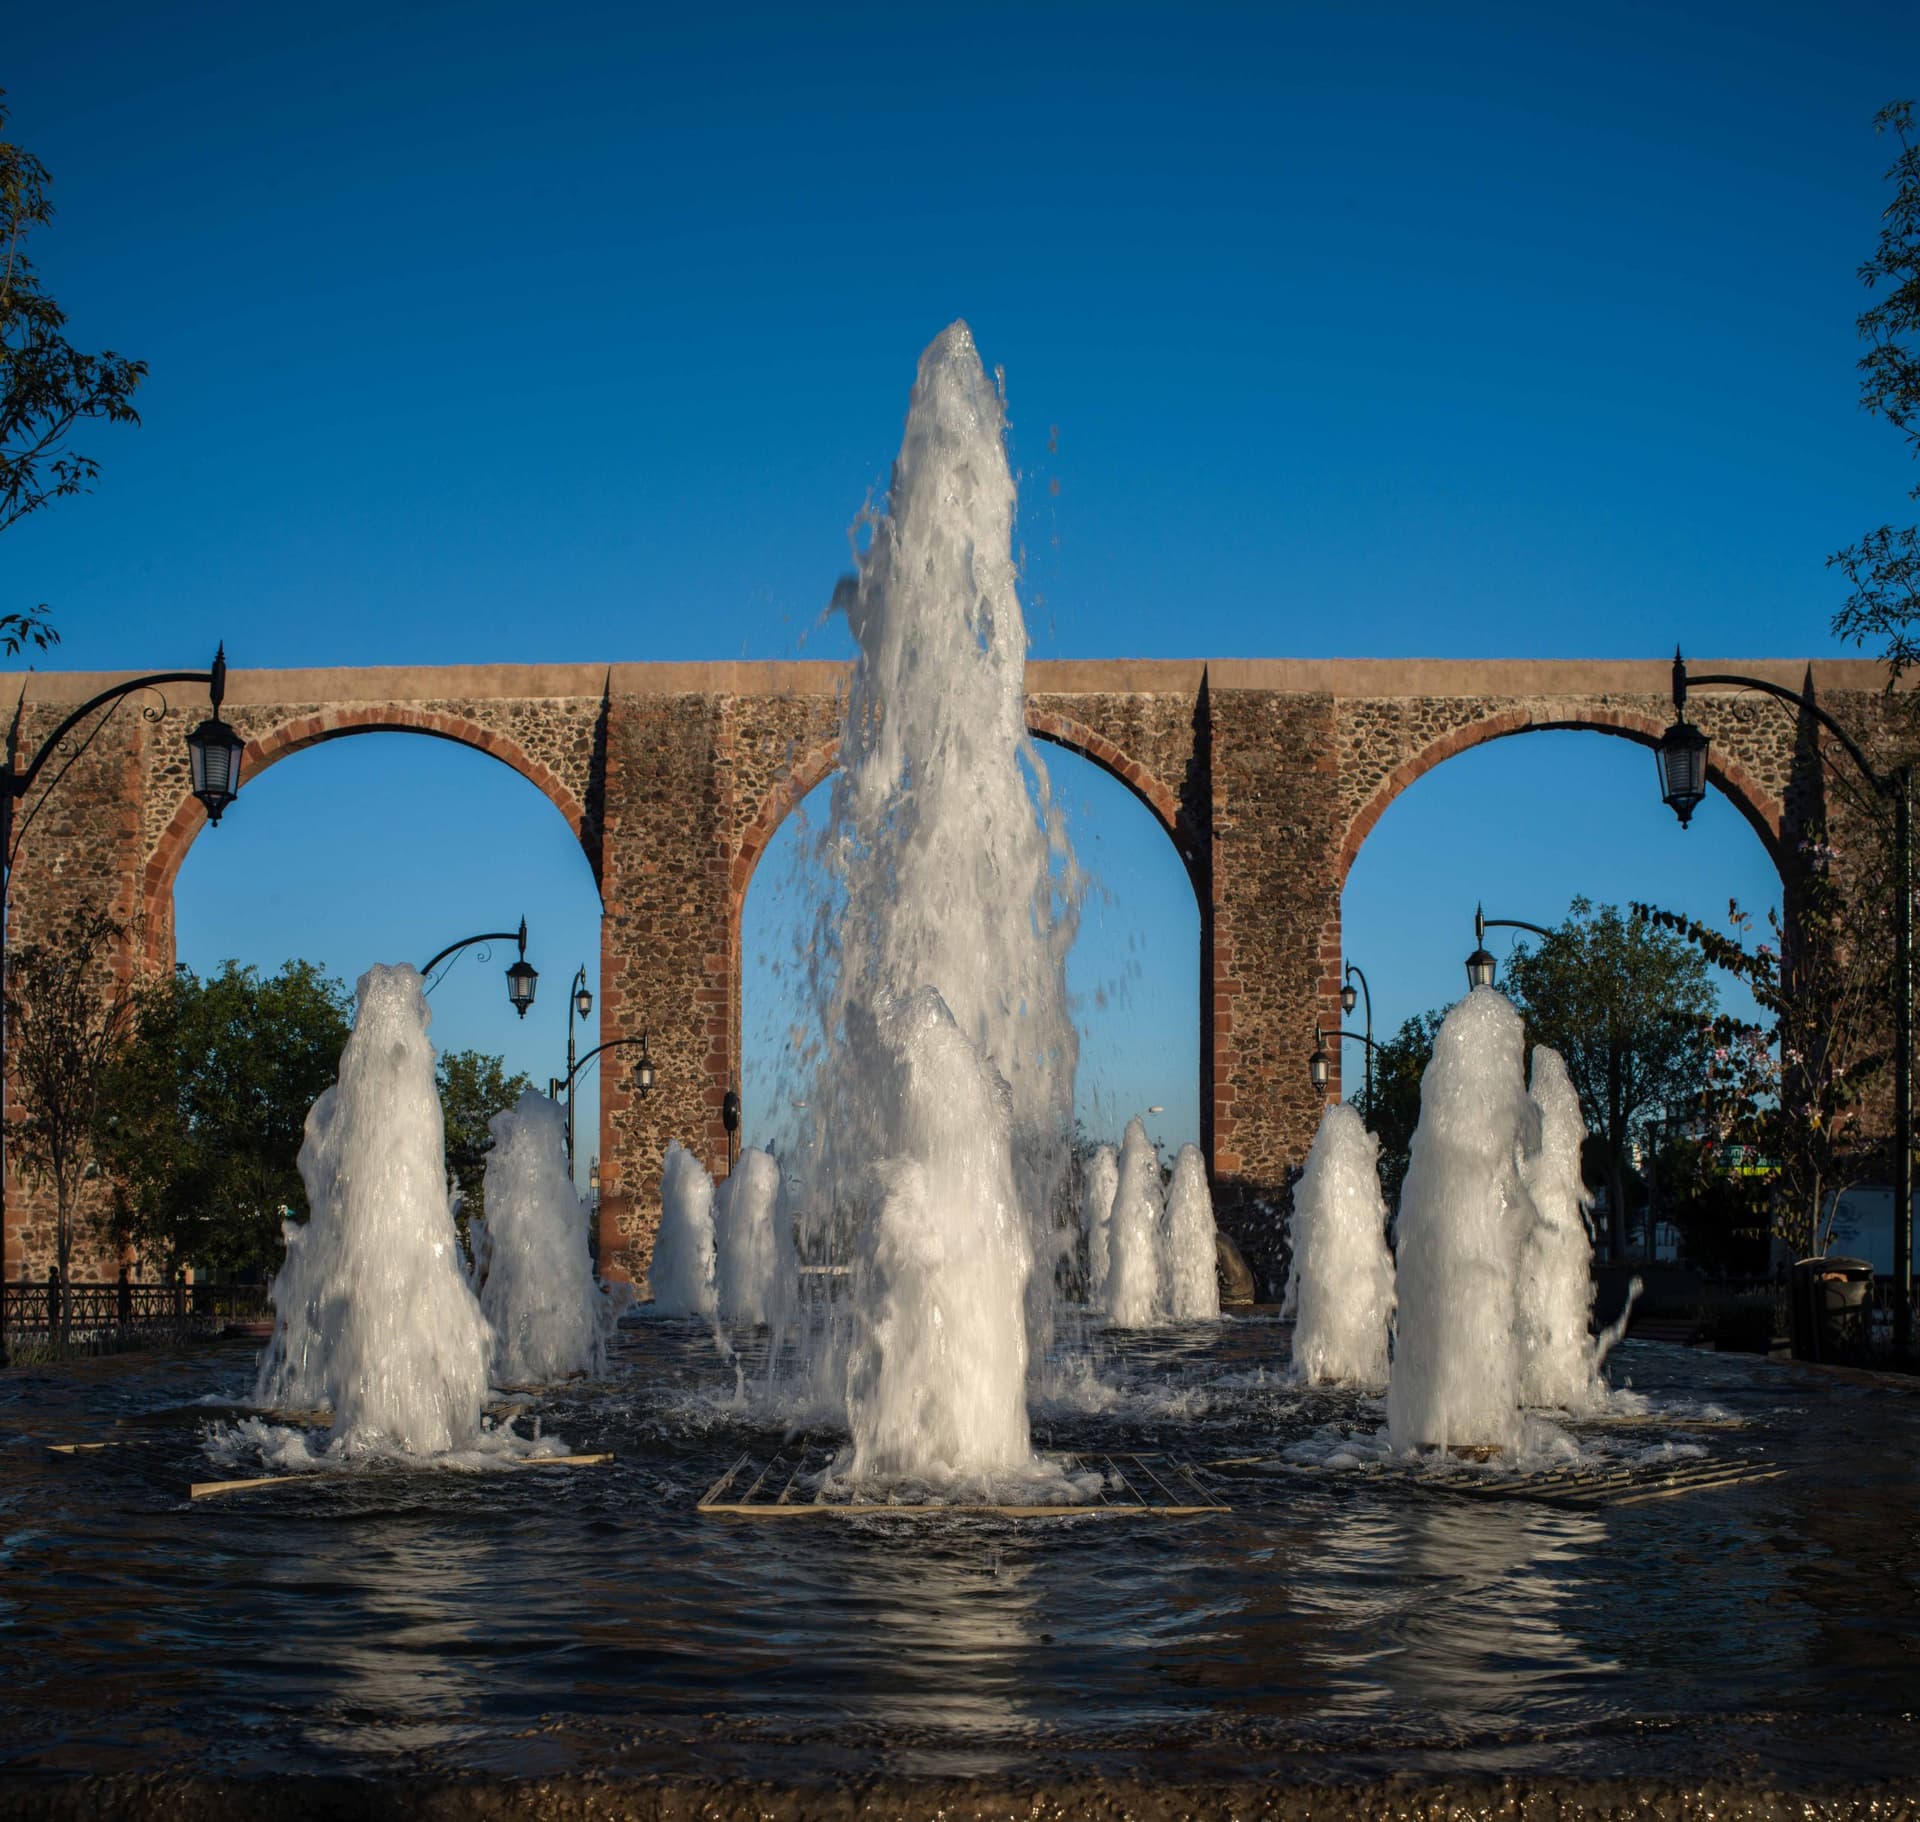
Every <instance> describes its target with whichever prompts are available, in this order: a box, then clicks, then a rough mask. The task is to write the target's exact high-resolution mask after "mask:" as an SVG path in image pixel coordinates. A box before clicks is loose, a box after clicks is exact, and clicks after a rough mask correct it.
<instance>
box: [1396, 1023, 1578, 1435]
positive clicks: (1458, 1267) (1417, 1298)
mask: <svg viewBox="0 0 1920 1822" xmlns="http://www.w3.org/2000/svg"><path fill="white" fill-rule="evenodd" d="M1525 1043H1526V1029H1525V1026H1524V1025H1523V1024H1522V1022H1521V1018H1520V1014H1519V1013H1518V1012H1517V1011H1515V1010H1514V1007H1513V1004H1512V1002H1511V1001H1510V1000H1508V999H1507V997H1506V996H1505V995H1504V994H1502V993H1500V992H1498V991H1496V990H1495V989H1494V988H1492V987H1476V988H1474V990H1473V991H1472V992H1471V993H1469V994H1468V995H1467V997H1466V998H1465V999H1463V1000H1461V1001H1460V1002H1459V1003H1458V1004H1457V1005H1456V1006H1454V1008H1453V1009H1452V1010H1451V1011H1450V1012H1449V1013H1448V1014H1447V1016H1446V1018H1445V1020H1444V1021H1443V1022H1442V1024H1441V1026H1440V1030H1439V1032H1438V1033H1437V1034H1436V1036H1435V1038H1434V1042H1433V1056H1432V1059H1431V1061H1430V1062H1429V1063H1428V1064H1427V1068H1426V1073H1425V1074H1424V1075H1423V1076H1422V1077H1421V1080H1420V1123H1419V1125H1418V1127H1417V1128H1416V1129H1415V1131H1414V1135H1413V1145H1412V1151H1411V1157H1410V1160H1409V1163H1408V1166H1407V1179H1406V1184H1405V1187H1404V1188H1403V1189H1402V1190H1401V1192H1400V1222H1399V1251H1398V1259H1397V1271H1396V1292H1397V1296H1398V1300H1399V1320H1398V1327H1397V1330H1396V1333H1395V1340H1394V1354H1393V1376H1392V1380H1391V1382H1390V1384H1389V1385H1388V1388H1387V1427H1388V1433H1389V1435H1390V1437H1391V1439H1392V1443H1393V1447H1394V1448H1395V1449H1396V1450H1403V1451H1404V1450H1408V1449H1424V1448H1443V1449H1444V1448H1458V1447H1467V1448H1491V1449H1510V1448H1512V1447H1513V1446H1514V1444H1515V1442H1516V1441H1517V1440H1518V1437H1519V1433H1520V1389H1519V1370H1518V1359H1517V1351H1516V1347H1515V1339H1514V1337H1515V1328H1516V1322H1517V1309H1516V1296H1515V1287H1516V1283H1517V1281H1518V1277H1519V1265H1520V1247H1521V1243H1522V1241H1523V1239H1524V1237H1525V1235H1526V1233H1527V1230H1528V1229H1529V1228H1530V1227H1531V1226H1532V1224H1533V1222H1534V1219H1535V1216H1534V1212H1533V1205H1532V1202H1531V1200H1530V1199H1529V1197H1528V1195H1527V1191H1526V1186H1525V1184H1524V1183H1523V1182H1522V1180H1521V1176H1520V1160H1521V1158H1522V1156H1523V1155H1524V1154H1525V1153H1526V1152H1527V1151H1529V1150H1531V1149H1533V1148H1534V1147H1536V1146H1537V1145H1538V1143H1539V1124H1540V1115H1539V1110H1538V1109H1537V1108H1536V1107H1535V1106H1534V1104H1533V1102H1532V1101H1531V1100H1530V1099H1529V1098H1528V1095H1527V1090H1526V1081H1525V1077H1524V1075H1523V1074H1522V1068H1521V1064H1522V1057H1523V1055H1524V1052H1525Z"/></svg>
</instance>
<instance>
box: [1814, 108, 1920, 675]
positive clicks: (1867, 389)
mask: <svg viewBox="0 0 1920 1822" xmlns="http://www.w3.org/2000/svg"><path fill="white" fill-rule="evenodd" d="M1913 107H1914V104H1913V103H1912V102H1911V101H1894V102H1889V103H1888V104H1887V106H1885V107H1883V108H1882V109H1881V110H1880V112H1879V113H1878V114H1876V115H1875V116H1874V118H1873V130H1874V131H1875V132H1876V133H1891V134H1892V135H1893V136H1894V138H1895V139H1896V140H1898V141H1899V144H1900V153H1899V156H1898V157H1897V158H1895V159H1894V161H1893V163H1892V164H1891V165H1890V166H1889V167H1888V169H1887V181H1888V182H1889V183H1891V184H1892V185H1893V200H1892V201H1891V202H1890V203H1889V204H1888V205H1887V207H1886V209H1885V211H1884V212H1883V213H1882V214H1881V217H1880V244H1879V245H1878V247H1876V248H1875V249H1874V252H1873V256H1872V258H1870V259H1869V260H1867V262H1866V263H1865V264H1864V265H1863V266H1861V268H1860V282H1861V283H1862V284H1863V285H1865V286H1866V287H1867V289H1868V290H1869V291H1872V292H1873V293H1875V297H1874V301H1873V303H1872V305H1871V306H1870V307H1869V308H1867V309H1866V310H1864V311H1862V312H1861V314H1860V315H1859V316H1858V317H1857V318H1856V319H1855V322H1854V326H1855V328H1856V329H1857V330H1858V331H1859V333H1860V336H1861V339H1862V340H1864V341H1865V342H1866V343H1867V344H1868V347H1867V352H1866V353H1865V354H1863V355H1862V356H1861V357H1860V359H1859V362H1858V367H1859V372H1860V403H1861V404H1862V405H1863V406H1864V407H1865V408H1866V409H1867V410H1868V411H1869V412H1871V413H1872V414H1873V415H1874V416H1875V417H1877V418H1883V419H1885V420H1886V422H1887V423H1889V424H1891V425H1892V426H1893V428H1894V429H1895V430H1897V431H1898V432H1899V433H1900V434H1901V436H1902V437H1903V438H1904V439H1905V441H1906V444H1907V452H1908V454H1909V455H1920V144H1916V143H1915V140H1914V136H1913V134H1914V126H1913ZM1907 498H1908V499H1910V500H1920V487H1914V488H1911V489H1909V490H1908V494H1907ZM1827 567H1828V568H1829V569H1833V568H1838V569H1840V570H1841V571H1843V572H1844V573H1845V575H1846V578H1847V580H1848V581H1849V582H1850V583H1851V584H1852V585H1853V592H1852V593H1851V594H1850V595H1849V596H1848V597H1847V599H1846V601H1845V602H1844V603H1843V604H1842V605H1841V607H1840V609H1839V611H1838V612H1837V613H1836V614H1835V615H1834V617H1833V630H1834V631H1835V632H1836V633H1838V634H1839V635H1840V636H1841V637H1842V638H1844V639H1852V640H1853V641H1855V642H1856V643H1857V644H1860V645H1864V644H1866V643H1867V641H1868V640H1869V639H1884V640H1885V641H1886V650H1885V654H1884V655H1885V657H1886V661H1887V669H1888V672H1889V673H1890V676H1891V678H1893V679H1895V680H1897V679H1898V678H1899V676H1900V673H1901V672H1902V671H1904V670H1905V669H1906V668H1907V667H1908V666H1909V665H1911V664H1912V663H1913V662H1914V661H1915V659H1916V658H1917V657H1920V639H1916V636H1915V631H1914V622H1915V620H1916V618H1920V526H1913V525H1903V526H1894V525H1882V526H1880V527H1879V528H1878V529H1877V530H1874V531H1870V532H1868V533H1867V534H1866V536H1865V537H1863V538H1861V539H1860V540H1859V542H1858V543H1855V544H1850V545H1848V546H1847V548H1846V549H1845V550H1839V551H1835V552H1834V554H1833V555H1832V556H1831V557H1829V558H1828V559H1827Z"/></svg>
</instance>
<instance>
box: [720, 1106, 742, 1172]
mask: <svg viewBox="0 0 1920 1822" xmlns="http://www.w3.org/2000/svg"><path fill="white" fill-rule="evenodd" d="M720 1124H721V1125H722V1126H724V1127H725V1128H726V1129H727V1175H728V1176H732V1175H733V1141H734V1136H735V1134H737V1133H738V1132H739V1130H740V1097H739V1095H737V1094H736V1093H735V1092H734V1091H733V1090H732V1089H731V1088H729V1089H728V1090H727V1092H726V1093H725V1094H724V1095H723V1096H722V1097H721V1100H720Z"/></svg>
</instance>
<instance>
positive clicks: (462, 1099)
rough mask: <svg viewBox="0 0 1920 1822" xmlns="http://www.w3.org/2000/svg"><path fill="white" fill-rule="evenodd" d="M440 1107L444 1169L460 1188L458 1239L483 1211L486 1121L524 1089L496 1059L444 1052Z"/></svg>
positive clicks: (522, 1080) (489, 1138) (488, 1139)
mask: <svg viewBox="0 0 1920 1822" xmlns="http://www.w3.org/2000/svg"><path fill="white" fill-rule="evenodd" d="M437 1073H438V1075H439V1078H440V1108H441V1112H442V1113H443V1114H444V1115H445V1118H446V1123H447V1169H448V1170H449V1171H451V1172H452V1173H453V1179H454V1182H455V1183H456V1184H458V1185H459V1189H460V1223H459V1225H460V1235H461V1238H462V1239H463V1240H464V1239H465V1238H466V1229H467V1223H468V1222H469V1221H470V1220H471V1219H472V1218H473V1217H474V1216H475V1215H479V1216H481V1217H483V1218H484V1216H485V1215H486V1212H487V1192H486V1175H487V1153H488V1152H489V1151H491V1150H492V1149H493V1135H492V1134H491V1133H490V1132H488V1131H487V1122H488V1121H489V1120H491V1119H492V1118H493V1116H494V1115H495V1114H497V1113H504V1112H505V1111H506V1109H507V1108H509V1107H511V1106H512V1105H513V1104H514V1102H515V1101H517V1100H519V1098H520V1096H521V1095H522V1093H524V1092H525V1090H526V1088H527V1086H528V1084H527V1078H526V1077H525V1076H523V1075H508V1074H507V1072H506V1065H505V1064H504V1063H503V1062H502V1061H501V1060H500V1058H499V1057H496V1056H488V1055H486V1053H485V1052H483V1051H479V1050H449V1051H448V1052H446V1054H445V1055H443V1056H442V1057H441V1059H440V1067H439V1070H438V1072H437Z"/></svg>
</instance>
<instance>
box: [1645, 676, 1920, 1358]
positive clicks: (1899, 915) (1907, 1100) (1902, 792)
mask: <svg viewBox="0 0 1920 1822" xmlns="http://www.w3.org/2000/svg"><path fill="white" fill-rule="evenodd" d="M1692 681H1693V682H1694V683H1696V684H1708V683H1721V684H1728V685H1731V686H1732V687H1733V688H1735V689H1743V690H1759V691H1760V692H1761V693H1762V694H1763V695H1768V696H1772V697H1774V698H1776V699H1777V700H1779V701H1781V702H1784V703H1787V704H1789V705H1790V706H1791V707H1792V708H1794V709H1795V710H1796V711H1798V712H1799V713H1800V714H1802V715H1811V716H1812V717H1813V718H1814V720H1816V721H1817V722H1819V723H1820V725H1821V726H1822V727H1823V728H1825V729H1826V730H1827V732H1828V733H1829V734H1831V735H1832V736H1833V737H1834V739H1836V740H1837V741H1839V743H1840V744H1841V746H1842V747H1844V748H1845V749H1846V753H1847V757H1848V758H1849V759H1851V760H1852V761H1853V763H1854V764H1855V765H1856V766H1857V767H1859V769H1860V775H1861V777H1863V778H1864V779H1865V780H1866V781H1867V783H1868V784H1869V785H1871V786H1872V787H1873V789H1874V790H1875V791H1876V792H1877V793H1878V794H1879V795H1880V796H1882V797H1885V798H1889V799H1891V801H1892V803H1893V845H1894V879H1895V892H1894V898H1895V906H1894V919H1895V930H1896V937H1895V952H1894V976H1893V1012H1894V1031H1893V1128H1894V1130H1893V1152H1894V1165H1893V1179H1894V1180H1893V1206H1894V1221H1893V1284H1894V1293H1895V1294H1894V1299H1893V1342H1894V1346H1895V1347H1896V1348H1897V1349H1898V1350H1899V1351H1900V1352H1901V1353H1902V1354H1905V1353H1906V1351H1907V1349H1908V1347H1909V1346H1910V1345H1911V1343H1912V1340H1913V767H1912V766H1911V765H1898V766H1895V767H1894V768H1893V770H1892V771H1890V772H1879V771H1876V770H1875V769H1874V768H1873V767H1872V766H1870V765H1869V764H1868V763H1867V756H1866V754H1864V753H1863V752H1861V750H1860V749H1859V747H1858V746H1856V745H1855V744H1854V741H1853V737H1852V736H1851V735H1850V734H1848V732H1847V730H1846V729H1845V728H1843V727H1842V726H1841V725H1840V724H1839V722H1837V721H1835V720H1834V718H1833V717H1832V716H1831V715H1829V714H1828V713H1827V712H1826V710H1825V709H1823V708H1822V707H1821V706H1820V705H1819V704H1818V703H1817V702H1815V701H1814V700H1813V699H1812V697H1810V696H1803V695H1802V694H1801V693H1800V692H1799V691H1798V690H1790V689H1788V688H1787V687H1786V686H1785V685H1784V684H1779V683H1769V682H1767V680H1766V679H1765V678H1764V677H1742V676H1736V675H1734V674H1732V673H1730V672H1720V673H1715V674H1714V675H1713V676H1710V677H1695V678H1693V679H1692ZM1687 683H1688V678H1687V661H1686V660H1685V659H1684V658H1682V657H1681V656H1680V648H1679V647H1678V646H1676V647H1674V652H1673V710H1674V723H1673V726H1672V727H1670V728H1668V729H1667V731H1666V732H1665V733H1664V734H1662V735H1661V736H1660V744H1659V746H1658V747H1657V748H1656V749H1655V755H1656V757H1657V759H1658V760H1659V765H1660V796H1661V800H1662V801H1663V802H1664V803H1666V804H1668V805H1669V806H1670V807H1671V808H1672V810H1673V813H1674V814H1675V815H1676V816H1678V817H1679V818H1680V826H1681V827H1682V828H1683V829H1684V828H1685V827H1686V826H1687V823H1688V821H1689V819H1690V818H1691V817H1692V815H1693V812H1694V808H1695V806H1696V805H1697V804H1698V803H1699V802H1700V800H1701V798H1702V797H1704V796H1705V795H1706V778H1707V737H1706V735H1705V734H1703V733H1702V732H1701V731H1700V730H1699V729H1698V728H1697V727H1695V726H1694V725H1693V724H1692V723H1691V722H1689V721H1688V720H1687Z"/></svg>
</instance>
